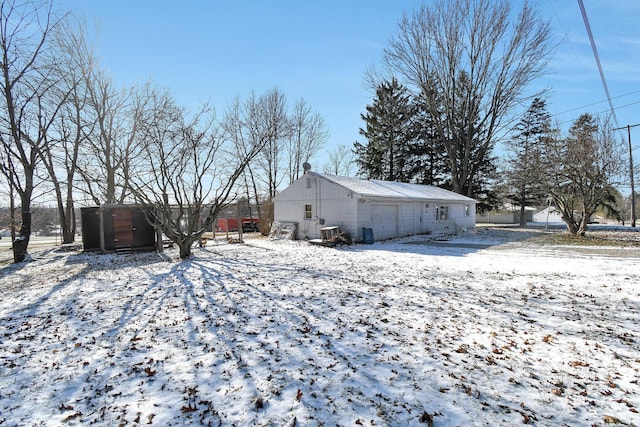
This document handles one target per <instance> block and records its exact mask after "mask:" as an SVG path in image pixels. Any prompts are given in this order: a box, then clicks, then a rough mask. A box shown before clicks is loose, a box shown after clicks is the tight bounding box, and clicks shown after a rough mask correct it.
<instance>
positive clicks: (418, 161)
mask: <svg viewBox="0 0 640 427" xmlns="http://www.w3.org/2000/svg"><path fill="white" fill-rule="evenodd" d="M413 103H414V116H413V119H412V133H411V135H412V141H411V144H410V145H409V149H408V155H409V159H408V160H407V163H408V168H409V175H410V176H411V177H412V182H415V183H417V184H426V185H442V184H443V183H445V181H446V180H447V177H448V176H449V174H450V171H451V168H450V167H449V164H448V162H447V157H446V154H445V153H446V150H445V147H444V144H443V143H442V140H441V139H440V138H439V137H438V134H437V131H436V129H435V127H434V125H433V117H432V115H431V113H430V112H429V110H428V108H427V105H426V103H425V102H424V99H423V97H421V96H415V97H414V98H413Z"/></svg>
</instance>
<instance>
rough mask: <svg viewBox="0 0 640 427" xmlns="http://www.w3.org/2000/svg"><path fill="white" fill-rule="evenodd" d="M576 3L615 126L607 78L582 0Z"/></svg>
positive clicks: (616, 119)
mask: <svg viewBox="0 0 640 427" xmlns="http://www.w3.org/2000/svg"><path fill="white" fill-rule="evenodd" d="M578 5H579V6H580V12H582V20H583V21H584V26H585V27H586V29H587V34H588V35H589V41H590V42H591V50H593V56H594V57H595V58H596V64H597V65H598V71H599V72H600V80H602V86H604V92H605V93H606V94H607V100H608V101H609V107H610V108H611V115H612V116H613V121H614V122H615V124H616V126H620V125H619V124H618V118H617V117H616V112H615V109H614V108H613V102H611V95H610V94H609V88H608V87H607V80H606V79H605V78H604V72H603V71H602V64H600V56H599V55H598V49H597V48H596V42H595V40H594V39H593V34H592V33H591V26H590V25H589V18H587V11H586V10H585V9H584V4H583V3H582V0H578Z"/></svg>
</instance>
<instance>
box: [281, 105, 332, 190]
mask: <svg viewBox="0 0 640 427" xmlns="http://www.w3.org/2000/svg"><path fill="white" fill-rule="evenodd" d="M289 125H290V132H291V136H290V139H289V147H288V153H287V155H288V158H289V161H288V171H287V172H288V175H289V184H291V183H293V182H294V181H295V180H297V179H298V178H300V172H301V170H302V164H303V163H304V162H307V161H309V159H310V158H311V156H313V155H314V154H316V153H317V152H318V150H320V149H321V148H322V147H324V145H325V144H326V143H327V140H328V139H329V131H328V129H327V125H326V123H325V121H324V119H323V118H322V116H321V115H320V114H318V113H314V112H313V110H312V109H311V107H310V106H309V104H307V101H305V100H304V99H299V100H298V101H297V102H296V105H295V106H294V107H293V112H292V114H291V116H290V117H289Z"/></svg>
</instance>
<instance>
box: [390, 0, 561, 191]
mask: <svg viewBox="0 0 640 427" xmlns="http://www.w3.org/2000/svg"><path fill="white" fill-rule="evenodd" d="M512 16H513V15H512V10H511V3H510V2H509V1H506V0H498V1H494V0H435V1H433V2H429V3H428V5H422V6H421V7H420V9H418V10H416V11H415V12H414V13H413V14H412V15H411V16H408V15H405V16H404V17H403V18H402V20H401V22H400V24H399V27H398V30H397V33H396V34H395V36H394V37H392V39H391V41H390V45H389V47H388V48H386V49H385V51H384V59H385V63H386V64H387V65H388V67H389V69H390V70H391V72H392V73H397V74H398V75H399V76H402V77H403V78H404V80H405V81H406V83H407V84H409V85H412V86H413V87H415V89H416V90H417V91H418V92H419V94H420V96H422V97H423V98H424V101H425V104H426V106H427V108H428V110H429V111H430V113H431V115H432V117H433V120H434V122H433V124H434V125H435V129H436V131H437V134H438V137H439V138H440V139H441V140H442V141H443V143H444V146H445V149H446V151H447V156H448V159H449V163H450V166H451V183H450V186H451V188H452V189H453V191H455V192H457V193H461V194H466V195H467V196H473V192H474V185H475V182H474V180H475V179H476V177H477V174H478V173H480V172H479V171H480V170H481V169H482V166H483V165H484V164H485V161H486V159H488V158H490V154H491V151H492V149H493V146H494V144H495V141H496V138H497V137H498V136H499V134H500V133H501V132H503V131H505V126H506V125H507V124H508V123H506V122H507V121H509V114H510V113H511V112H512V109H513V108H514V107H516V106H518V105H519V104H520V102H521V101H522V100H523V98H524V94H525V89H526V87H527V85H528V84H529V83H530V82H531V81H532V80H534V79H535V78H537V77H538V76H540V75H542V74H543V73H544V71H545V69H546V64H547V60H548V57H549V55H550V52H551V41H550V40H551V36H550V29H549V24H548V22H544V21H542V20H541V19H540V17H539V15H538V14H537V13H536V12H535V11H534V10H533V9H532V7H531V6H530V5H529V4H528V3H527V2H525V4H524V6H523V8H522V10H521V11H520V13H519V14H518V16H517V19H516V20H515V22H511V19H510V18H511V17H512Z"/></svg>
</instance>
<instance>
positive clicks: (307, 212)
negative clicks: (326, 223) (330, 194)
mask: <svg viewBox="0 0 640 427" xmlns="http://www.w3.org/2000/svg"><path fill="white" fill-rule="evenodd" d="M312 218H313V214H312V211H311V205H304V219H312Z"/></svg>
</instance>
